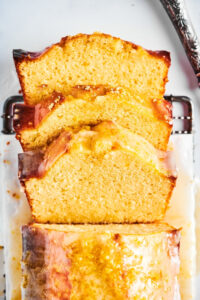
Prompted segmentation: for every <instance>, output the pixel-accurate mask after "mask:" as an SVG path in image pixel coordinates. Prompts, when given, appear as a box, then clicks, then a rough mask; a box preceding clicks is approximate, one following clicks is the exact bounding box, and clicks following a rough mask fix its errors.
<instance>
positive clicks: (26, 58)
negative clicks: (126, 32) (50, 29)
mask: <svg viewBox="0 0 200 300" xmlns="http://www.w3.org/2000/svg"><path fill="white" fill-rule="evenodd" d="M96 37H97V38H106V39H110V40H112V41H116V42H117V41H120V42H122V43H123V45H125V47H129V48H130V46H131V48H133V49H135V50H139V49H143V48H142V47H140V46H138V45H135V44H133V43H131V42H127V41H123V40H121V39H120V38H117V37H112V36H111V35H108V34H103V33H94V34H92V35H87V34H78V35H75V36H66V37H64V38H62V39H61V41H60V42H59V43H56V44H53V45H52V46H50V47H47V48H45V49H44V50H43V51H41V52H29V51H24V50H21V49H16V50H13V58H14V62H15V66H16V70H17V73H18V77H19V81H20V84H21V88H22V92H23V96H24V101H25V103H26V104H30V105H34V104H36V103H38V102H40V101H41V99H40V100H38V99H33V98H32V96H31V95H28V94H27V93H26V87H25V80H24V75H23V72H22V70H21V69H20V65H21V64H22V63H24V62H26V63H29V62H32V61H39V60H41V59H42V58H43V57H45V56H47V55H48V54H49V53H50V52H51V51H52V50H53V49H55V48H56V47H60V48H64V47H65V45H66V44H68V43H70V42H71V41H74V40H78V39H85V40H86V43H87V41H88V40H89V39H91V38H93V39H94V38H96ZM143 50H144V51H145V52H146V53H148V54H149V55H150V56H151V57H156V58H157V59H159V60H162V61H163V62H164V64H165V65H166V73H165V75H163V76H164V78H162V80H163V81H162V85H163V86H162V87H161V89H162V91H163V92H162V95H159V96H160V97H162V96H163V95H164V91H165V84H166V82H167V81H168V78H167V76H168V74H167V72H168V68H169V66H170V64H171V60H170V54H169V52H167V51H151V50H145V49H143ZM102 83H103V84H105V82H102ZM41 88H45V84H43V83H41ZM57 92H60V91H57ZM160 97H159V98H160Z"/></svg>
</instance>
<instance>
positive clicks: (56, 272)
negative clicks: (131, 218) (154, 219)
mask: <svg viewBox="0 0 200 300" xmlns="http://www.w3.org/2000/svg"><path fill="white" fill-rule="evenodd" d="M22 237H23V258H22V271H23V283H22V291H23V293H22V294H23V297H22V299H23V300H25V299H29V300H35V299H40V300H43V299H45V300H47V299H49V300H50V299H54V300H60V299H66V300H69V299H70V300H75V299H76V300H79V299H80V300H81V299H91V300H100V299H101V300H102V299H104V300H123V299H124V300H125V299H132V300H134V299H159V300H160V299H163V300H169V299H170V300H180V294H179V284H178V279H177V277H178V274H179V264H180V261H179V244H180V231H179V230H177V229H175V228H173V227H171V226H169V225H167V224H147V225H144V224H133V225H53V224H52V225H42V224H32V225H26V226H23V228H22Z"/></svg>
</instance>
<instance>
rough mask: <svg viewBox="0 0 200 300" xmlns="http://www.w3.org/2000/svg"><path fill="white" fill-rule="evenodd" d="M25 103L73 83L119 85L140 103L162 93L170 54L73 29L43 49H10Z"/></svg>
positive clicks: (41, 99)
mask: <svg viewBox="0 0 200 300" xmlns="http://www.w3.org/2000/svg"><path fill="white" fill-rule="evenodd" d="M13 56H14V61H15V65H16V70H17V74H18V77H19V80H20V83H21V88H22V92H23V96H24V101H25V103H26V104H29V105H35V104H37V103H39V102H41V101H43V99H45V98H46V97H47V96H50V95H51V94H52V93H53V92H54V91H55V92H59V93H62V94H66V92H68V91H69V89H70V88H71V87H73V86H75V85H99V84H103V85H111V86H114V87H115V86H124V87H127V88H129V89H130V90H131V92H132V93H133V94H134V96H135V97H136V96H138V97H139V99H140V101H142V102H143V104H144V105H147V106H148V105H149V104H150V103H151V101H152V100H153V99H160V98H162V97H163V95H164V92H165V83H166V82H167V78H168V68H169V66H170V54H169V52H167V51H148V50H145V49H143V48H142V47H140V46H137V45H135V44H133V43H131V42H127V41H123V40H121V39H120V38H116V37H112V36H110V35H107V34H103V33H94V34H91V35H87V34H78V35H75V36H71V37H70V36H68V37H64V38H62V39H61V41H60V43H57V44H54V45H52V46H51V47H48V48H46V49H45V50H44V51H42V52H37V53H34V52H26V51H23V50H14V51H13Z"/></svg>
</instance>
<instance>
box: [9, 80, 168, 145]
mask: <svg viewBox="0 0 200 300" xmlns="http://www.w3.org/2000/svg"><path fill="white" fill-rule="evenodd" d="M105 120H112V121H115V122H116V123H117V124H119V125H120V126H123V127H126V128H128V129H130V131H132V132H133V133H136V134H139V135H141V136H143V137H144V138H145V139H147V140H148V141H149V142H150V143H152V144H153V145H154V147H156V148H158V149H160V150H164V151H165V150H166V149H167V145H168V140H169V136H170V134H171V129H172V106H171V104H170V103H169V102H167V101H166V100H164V99H161V100H156V101H154V102H152V107H145V106H143V105H141V104H140V103H139V102H138V101H137V100H135V98H134V97H133V96H132V95H131V94H130V92H129V91H128V90H127V89H124V88H121V87H116V88H111V87H108V86H102V85H101V86H76V87H74V88H72V89H71V91H70V93H69V94H68V95H66V96H63V95H62V94H58V93H53V94H52V95H51V97H49V98H48V99H47V100H46V101H44V102H42V103H39V104H37V105H35V106H29V105H25V104H16V105H15V110H14V128H15V131H16V133H17V134H16V137H17V138H18V139H19V140H20V143H21V144H22V147H23V149H24V150H26V151H27V150H33V149H36V148H41V147H45V146H46V145H47V144H49V142H51V141H52V140H53V139H54V138H55V137H57V136H58V135H59V134H60V133H61V132H62V130H64V129H65V130H66V129H68V127H80V126H82V125H86V124H96V123H98V122H99V121H105Z"/></svg>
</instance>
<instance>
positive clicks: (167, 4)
mask: <svg viewBox="0 0 200 300" xmlns="http://www.w3.org/2000/svg"><path fill="white" fill-rule="evenodd" d="M160 2H161V3H162V5H163V7H164V8H165V10H166V12H167V14H168V16H169V18H170V19H171V21H172V24H173V25H174V27H175V29H176V31H177V33H178V35H179V38H180V40H181V42H182V45H183V47H184V49H185V52H186V54H187V57H188V59H189V61H190V64H191V66H192V68H193V70H194V73H195V75H196V77H197V80H198V85H199V87H200V41H199V39H198V37H197V34H196V32H195V30H194V28H193V26H192V22H191V20H190V17H189V14H188V12H187V9H186V6H185V2H184V0H160Z"/></svg>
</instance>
